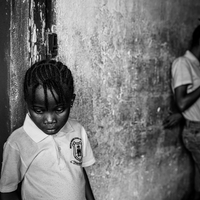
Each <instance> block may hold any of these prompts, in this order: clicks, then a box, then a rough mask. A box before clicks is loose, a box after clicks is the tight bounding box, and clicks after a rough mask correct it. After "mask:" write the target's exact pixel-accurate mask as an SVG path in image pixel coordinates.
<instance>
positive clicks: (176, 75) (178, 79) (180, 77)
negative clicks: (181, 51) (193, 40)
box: [172, 58, 192, 89]
mask: <svg viewBox="0 0 200 200" xmlns="http://www.w3.org/2000/svg"><path fill="white" fill-rule="evenodd" d="M187 84H189V85H190V84H192V73H191V69H190V65H189V63H188V61H187V60H186V59H185V58H178V59H177V60H175V61H174V63H173V64H172V88H173V89H175V88H177V87H179V86H181V85H187Z"/></svg>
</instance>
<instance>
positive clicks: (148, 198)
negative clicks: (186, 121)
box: [56, 0, 200, 200]
mask: <svg viewBox="0 0 200 200" xmlns="http://www.w3.org/2000/svg"><path fill="white" fill-rule="evenodd" d="M56 3H57V4H56V32H57V34H58V40H59V59H60V60H61V61H63V62H64V63H66V64H67V65H68V66H69V67H70V68H71V70H72V72H73V74H74V78H75V83H76V93H77V99H76V102H75V105H74V108H73V110H72V113H71V114H72V116H73V117H75V118H77V119H78V120H79V121H80V122H81V123H82V124H83V125H84V126H85V128H86V129H87V131H88V135H89V137H90V140H91V144H92V147H93V149H94V153H95V156H96V159H97V163H96V165H95V166H93V167H92V168H91V169H90V170H88V172H89V177H90V180H91V184H92V187H93V190H94V193H95V196H96V199H97V200H102V199H105V200H133V199H134V200H137V199H138V200H155V199H157V200H168V199H169V200H178V199H181V197H183V196H184V195H185V193H186V192H187V191H188V190H189V184H190V181H189V180H190V179H189V178H190V175H191V173H190V171H191V166H190V165H189V159H188V156H187V154H186V153H185V151H184V149H183V148H182V147H181V144H180V135H179V130H178V128H177V129H174V130H163V128H162V120H163V118H164V117H165V116H166V113H167V105H168V103H169V94H170V90H169V69H170V65H171V62H172V60H173V59H174V58H175V57H176V56H178V55H180V54H181V53H183V52H184V51H185V49H186V47H187V44H188V39H189V36H190V34H191V31H192V30H193V28H194V27H195V25H196V24H197V23H198V17H199V9H200V2H199V1H198V0H193V1H192V3H191V2H190V1H188V0H182V1H177V0H165V1H164V0H163V1H161V0H150V1H145V0H126V1H122V0H85V1H82V0H77V1H69V0H57V1H56Z"/></svg>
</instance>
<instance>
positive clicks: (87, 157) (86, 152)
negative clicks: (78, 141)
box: [81, 127, 95, 167]
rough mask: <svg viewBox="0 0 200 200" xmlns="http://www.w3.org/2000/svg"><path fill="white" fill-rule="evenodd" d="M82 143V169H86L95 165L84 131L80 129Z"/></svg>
mask: <svg viewBox="0 0 200 200" xmlns="http://www.w3.org/2000/svg"><path fill="white" fill-rule="evenodd" d="M81 132H82V141H83V159H82V167H88V166H91V165H93V164H94V163H95V158H94V155H93V151H92V148H91V145H90V142H89V140H88V137H87V134H86V132H85V129H84V128H83V127H82V131H81Z"/></svg>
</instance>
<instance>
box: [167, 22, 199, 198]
mask: <svg viewBox="0 0 200 200" xmlns="http://www.w3.org/2000/svg"><path fill="white" fill-rule="evenodd" d="M171 74H172V90H173V93H174V98H175V102H176V104H177V107H178V109H179V112H180V113H176V114H172V115H171V116H169V117H168V118H167V119H166V120H165V122H164V127H167V126H168V127H169V125H170V123H171V122H175V121H178V120H179V119H181V117H182V116H183V117H184V119H185V127H184V130H183V133H182V138H183V143H184V145H185V147H186V148H187V149H188V150H189V151H190V152H191V154H192V157H193V160H194V163H195V168H196V170H195V172H196V173H195V198H194V199H195V200H198V199H200V175H199V174H200V25H199V26H198V27H196V29H195V30H194V32H193V35H192V41H191V47H190V49H189V50H187V51H186V53H185V54H184V55H183V56H181V57H179V58H177V59H175V61H174V62H173V64H172V69H171Z"/></svg>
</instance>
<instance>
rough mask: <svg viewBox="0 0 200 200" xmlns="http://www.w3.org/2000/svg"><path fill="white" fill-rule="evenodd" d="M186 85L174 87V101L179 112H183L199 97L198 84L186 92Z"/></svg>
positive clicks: (199, 89)
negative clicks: (189, 91) (191, 90)
mask: <svg viewBox="0 0 200 200" xmlns="http://www.w3.org/2000/svg"><path fill="white" fill-rule="evenodd" d="M187 87H188V85H181V86H179V87H177V88H175V90H174V92H175V101H176V103H177V106H178V108H179V110H180V112H184V111H185V110H187V109H188V108H189V107H191V106H192V105H193V104H194V103H195V102H196V101H197V100H198V98H199V97H200V86H199V87H198V88H197V89H196V90H194V91H193V92H191V93H187Z"/></svg>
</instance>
